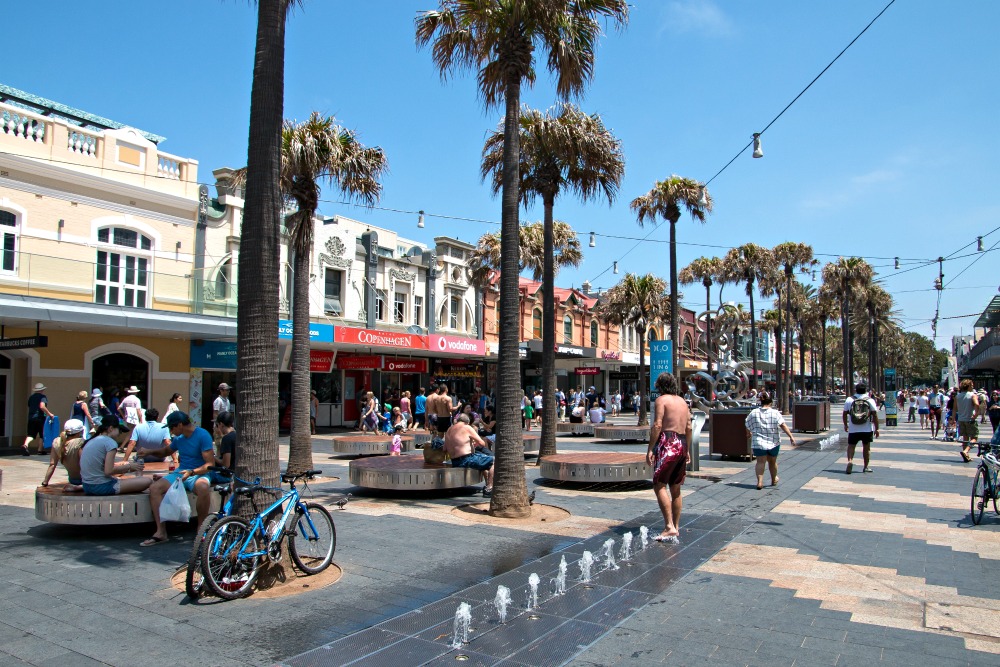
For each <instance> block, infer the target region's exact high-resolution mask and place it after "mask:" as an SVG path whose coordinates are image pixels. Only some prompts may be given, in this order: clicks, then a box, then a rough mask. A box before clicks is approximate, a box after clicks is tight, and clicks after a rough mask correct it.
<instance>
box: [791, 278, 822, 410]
mask: <svg viewBox="0 0 1000 667" xmlns="http://www.w3.org/2000/svg"><path fill="white" fill-rule="evenodd" d="M792 293H793V296H792V309H791V318H790V319H789V320H788V325H789V326H790V327H792V326H794V327H795V330H796V333H797V335H798V339H799V388H800V389H801V390H802V394H803V395H804V394H805V393H806V371H805V367H806V347H807V341H806V335H807V332H808V330H809V329H810V327H811V326H812V318H813V312H812V308H813V303H814V301H815V299H816V288H815V287H813V286H812V285H806V284H803V283H800V282H799V281H797V280H796V281H795V282H794V283H793V289H792ZM789 370H791V361H789ZM789 377H791V375H790V374H789ZM794 388H795V385H794V382H793V383H792V389H794Z"/></svg>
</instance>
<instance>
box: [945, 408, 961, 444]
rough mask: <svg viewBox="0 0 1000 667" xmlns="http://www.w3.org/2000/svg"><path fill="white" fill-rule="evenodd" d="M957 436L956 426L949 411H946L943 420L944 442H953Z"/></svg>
mask: <svg viewBox="0 0 1000 667" xmlns="http://www.w3.org/2000/svg"><path fill="white" fill-rule="evenodd" d="M957 436H958V424H957V423H956V422H955V421H953V420H952V419H951V411H950V410H947V411H946V414H945V418H944V438H943V440H944V441H945V442H955V438H956V437H957Z"/></svg>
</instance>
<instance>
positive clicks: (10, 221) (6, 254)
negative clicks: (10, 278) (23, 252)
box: [0, 211, 17, 273]
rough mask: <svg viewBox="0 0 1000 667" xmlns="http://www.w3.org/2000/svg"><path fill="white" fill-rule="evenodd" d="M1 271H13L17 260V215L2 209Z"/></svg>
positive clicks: (0, 224)
mask: <svg viewBox="0 0 1000 667" xmlns="http://www.w3.org/2000/svg"><path fill="white" fill-rule="evenodd" d="M0 241H3V245H0V253H2V254H0V271H5V272H11V273H13V271H14V267H15V266H16V264H17V262H16V261H15V260H16V259H17V217H16V216H15V215H14V214H13V213H11V212H10V211H0Z"/></svg>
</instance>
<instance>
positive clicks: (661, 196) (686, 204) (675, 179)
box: [630, 175, 712, 373]
mask: <svg viewBox="0 0 1000 667" xmlns="http://www.w3.org/2000/svg"><path fill="white" fill-rule="evenodd" d="M630 206H631V208H632V211H633V212H635V214H636V216H637V217H638V222H639V226H640V227H641V226H642V225H643V223H645V222H646V221H647V220H648V221H650V222H652V223H653V224H656V221H657V219H658V218H663V219H664V220H666V221H668V222H669V223H670V340H671V341H672V342H671V345H670V350H671V353H670V367H671V368H672V369H673V371H674V373H676V372H677V352H678V349H677V348H678V346H679V343H680V341H678V340H677V318H678V317H679V316H680V309H679V307H678V305H677V221H678V220H680V219H681V211H682V210H686V211H687V212H688V215H690V216H691V218H692V219H694V220H697V221H698V222H705V216H706V215H707V214H709V213H711V212H712V196H711V195H710V194H709V193H708V189H707V188H706V187H705V186H704V185H703V184H701V183H699V182H698V181H696V180H694V179H691V178H682V177H680V176H673V175H672V176H671V177H670V178H668V179H667V180H665V181H657V182H656V184H655V185H653V189H652V190H650V191H649V192H647V193H646V194H644V195H642V196H641V197H636V198H635V199H633V200H632V204H631V205H630Z"/></svg>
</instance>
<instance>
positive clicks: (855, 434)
mask: <svg viewBox="0 0 1000 667" xmlns="http://www.w3.org/2000/svg"><path fill="white" fill-rule="evenodd" d="M854 390H855V392H856V393H855V394H854V396H852V397H850V398H848V399H847V400H846V401H844V430H845V431H847V474H848V475H850V474H851V472H852V471H853V470H854V448H855V447H856V446H857V444H858V443H859V442H860V443H861V444H862V445H863V447H864V454H863V456H864V461H865V467H864V471H865V472H871V471H872V469H871V468H870V467H869V466H868V464H869V463H870V461H871V452H872V439H873V437H874V438H877V437H878V436H879V432H878V405H877V404H876V403H875V399H873V398H872V397H871V396H869V395H868V386H867V385H866V384H865V383H864V382H859V383H858V384H857V386H855V388H854ZM855 403H858V406H857V407H855V405H854V404H855ZM865 403H867V406H865V405H864V404H865Z"/></svg>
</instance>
